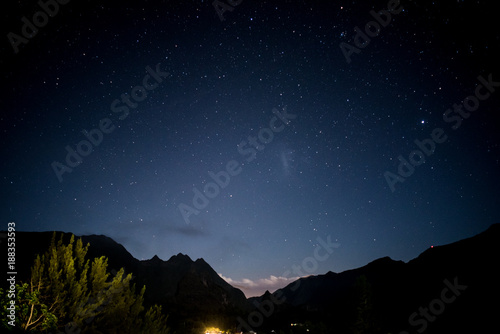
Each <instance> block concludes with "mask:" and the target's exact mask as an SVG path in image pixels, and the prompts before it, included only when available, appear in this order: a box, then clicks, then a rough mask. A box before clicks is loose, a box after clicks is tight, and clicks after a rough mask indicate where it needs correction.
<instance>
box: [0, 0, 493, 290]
mask: <svg viewBox="0 0 500 334" xmlns="http://www.w3.org/2000/svg"><path fill="white" fill-rule="evenodd" d="M236 3H239V4H238V5H237V6H234V7H232V9H233V10H232V11H229V10H228V11H226V12H224V13H223V17H224V18H225V20H224V21H221V20H220V19H219V16H218V15H217V12H216V10H215V9H214V7H213V5H212V2H210V1H208V2H207V1H187V2H182V4H181V3H176V2H171V1H167V2H165V1H162V2H152V1H145V2H141V3H136V2H132V1H125V2H119V3H118V2H116V3H115V4H102V3H100V2H97V1H89V2H86V3H84V4H82V3H78V2H68V3H67V4H64V5H63V4H59V5H58V7H59V8H58V9H57V10H56V9H55V6H54V5H53V3H52V2H51V4H52V5H51V6H49V7H48V8H49V11H52V17H50V16H45V17H44V16H43V15H38V16H36V17H37V18H38V20H41V21H39V25H41V27H39V28H37V30H38V31H37V33H36V34H35V35H33V36H31V38H25V37H23V35H22V34H23V31H22V30H23V29H22V28H23V25H24V24H25V22H26V21H22V20H21V19H22V18H23V17H26V18H28V20H29V21H30V22H33V14H35V13H37V12H38V11H40V10H42V9H41V8H40V6H39V5H38V4H37V2H36V1H28V2H23V4H22V5H21V4H19V3H17V2H15V1H8V2H7V4H6V5H5V6H4V9H5V10H4V13H3V14H2V15H3V18H4V19H3V20H2V21H3V22H5V23H4V24H3V25H2V27H3V28H2V29H3V34H4V36H5V37H4V39H3V42H2V45H1V48H2V57H1V59H2V60H1V66H2V73H5V74H4V75H3V80H4V82H3V89H2V92H1V95H0V97H1V99H0V101H1V103H2V111H1V114H0V115H1V116H0V129H1V131H2V138H3V141H2V157H3V158H2V160H1V165H0V166H1V172H2V178H1V181H0V182H1V189H2V192H1V196H2V200H1V202H0V203H1V204H0V206H1V211H0V212H1V217H0V218H1V219H0V220H1V221H3V222H4V224H5V226H7V222H9V221H14V222H15V223H16V227H17V229H18V230H23V231H47V230H62V231H67V232H73V233H75V234H77V235H83V234H105V235H107V236H110V237H112V238H113V239H115V240H116V241H117V242H120V243H122V244H123V245H124V246H125V247H126V248H127V249H128V250H129V251H130V252H131V253H132V255H133V256H135V257H136V258H139V259H148V258H151V257H152V256H153V255H155V254H158V256H159V257H160V258H162V259H165V260H167V259H168V258H169V257H170V256H172V255H174V254H177V253H179V252H181V253H185V254H188V255H189V256H190V257H191V258H193V259H196V258H200V257H203V258H204V259H205V260H206V261H207V262H208V263H209V264H210V265H211V266H212V267H213V268H214V269H215V270H216V271H217V272H218V273H220V274H221V275H223V277H225V278H226V279H227V280H228V281H229V282H230V283H232V284H234V285H237V286H239V287H242V288H243V289H244V291H245V292H246V293H247V295H252V294H256V293H259V294H260V293H262V292H263V291H265V289H266V288H268V289H270V290H273V289H276V288H277V287H280V286H282V285H284V284H285V283H286V282H287V281H289V280H290V279H293V278H294V277H296V276H300V275H302V274H322V273H325V272H327V271H329V270H331V271H334V272H340V271H343V270H347V269H351V268H355V267H359V266H362V265H364V264H366V263H368V262H369V261H372V260H374V259H376V258H379V257H383V256H390V257H391V258H393V259H396V260H404V261H408V260H410V259H412V258H414V257H416V256H417V255H418V254H419V253H421V252H422V251H424V250H425V249H426V248H428V247H429V246H431V245H439V244H446V243H450V242H453V241H457V240H460V239H463V238H466V237H470V236H472V235H475V234H477V233H479V232H481V231H483V230H485V229H486V228H487V227H488V226H490V225H491V224H493V223H497V222H498V216H499V210H498V204H499V195H498V190H497V189H498V188H499V186H500V178H499V173H498V172H499V166H500V162H499V156H500V148H499V135H498V130H497V129H498V125H499V122H498V120H499V116H498V115H499V114H498V106H499V96H500V83H497V82H500V71H499V68H498V56H499V53H498V45H499V36H500V35H499V34H498V29H497V28H496V27H495V25H494V22H495V20H496V16H494V14H493V12H494V11H493V9H492V7H491V6H492V5H491V4H487V3H485V2H483V1H453V2H451V1H450V2H448V3H445V4H437V3H433V2H430V1H424V2H422V1H418V3H417V1H401V3H400V4H399V5H398V4H397V3H396V2H389V3H388V2H383V1H377V2H374V3H373V2H368V1H367V2H349V1H345V2H344V1H340V2H339V1H328V2H320V1H305V2H293V3H290V2H283V1H278V2H257V3H256V2H254V1H249V0H243V1H241V3H240V2H239V1H236V2H234V4H236ZM227 6H229V5H227ZM391 6H392V8H393V10H392V14H391V15H390V18H389V16H388V15H387V11H385V12H382V13H381V14H380V15H379V17H378V20H379V21H378V23H377V21H376V19H375V18H374V16H373V14H371V13H370V11H372V10H374V11H375V13H377V12H379V11H380V10H386V9H387V8H388V7H391ZM226 8H231V7H226ZM45 18H46V22H45V21H44V19H45ZM369 22H374V23H375V24H373V23H369ZM367 23H369V27H368V31H366V30H365V25H366V24H367ZM377 26H378V27H379V28H380V30H379V31H378V30H376V29H377ZM355 27H359V29H355ZM370 29H372V30H370ZM25 30H26V31H25V32H27V33H33V31H31V32H30V28H29V27H27V28H25ZM359 30H361V34H359V33H357V32H358V31H359ZM10 33H12V34H10ZM9 34H10V35H9ZM13 34H15V36H14V35H13ZM356 34H358V37H357V38H355V36H356ZM370 35H371V36H372V37H370ZM9 36H10V37H9ZM16 36H17V37H16ZM367 39H369V43H368V42H367ZM21 41H23V42H21ZM342 43H345V44H342ZM363 43H364V44H363ZM341 46H342V47H341ZM16 48H17V49H18V50H17V51H18V52H17V53H16V52H15V49H16ZM343 50H344V52H343ZM344 53H345V54H344ZM479 76H481V77H482V78H483V79H478V77H479ZM488 82H489V83H488ZM479 86H480V87H479ZM464 100H465V103H466V105H465V106H462V107H461V106H460V105H461V104H462V102H463V101H464ZM454 105H455V106H454ZM468 110H470V111H468ZM85 131H86V133H85ZM429 138H434V142H433V144H431V142H430V139H429ZM445 139H446V140H445ZM416 140H418V141H419V142H421V143H422V144H421V146H423V147H419V146H418V145H417V144H416V143H415V141H416ZM68 152H71V153H68ZM68 154H69V157H68V156H67V155H68ZM77 155H78V156H77ZM66 159H68V160H67V161H66ZM424 160H425V162H424ZM412 162H413V165H415V166H411V167H409V166H410V164H411V163H412ZM400 165H401V166H400ZM398 168H399V172H398ZM70 171H71V172H70ZM221 171H222V172H221ZM210 173H213V174H217V175H218V179H217V181H214V179H213V177H211V176H210ZM398 173H400V174H398ZM58 174H59V176H58ZM213 174H212V175H213ZM388 180H389V181H388ZM402 180H404V182H400V181H402ZM391 188H393V189H391ZM194 189H196V190H194ZM204 190H205V192H204ZM393 190H394V191H393ZM196 194H198V195H196ZM200 194H203V195H200ZM195 195H196V196H195ZM203 196H204V197H203ZM193 198H195V202H196V203H193ZM180 208H181V209H183V210H184V217H183V214H182V213H181V211H182V210H180ZM318 238H319V239H318ZM319 240H322V241H319ZM322 242H323V243H322ZM325 242H326V243H327V244H328V243H330V244H333V243H335V247H334V250H332V249H330V250H331V252H328V251H326V250H325V249H326V248H323V249H322V253H321V255H322V256H319V255H318V254H320V253H318V247H319V246H321V245H322V244H324V243H325ZM25 246H26V247H27V245H25ZM19 247H24V246H23V245H19ZM323 251H324V252H323ZM326 254H327V255H328V256H326ZM323 255H324V256H323ZM313 259H314V260H313ZM304 269H307V270H304ZM280 277H281V278H280Z"/></svg>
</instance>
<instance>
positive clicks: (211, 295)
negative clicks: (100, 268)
mask: <svg viewBox="0 0 500 334" xmlns="http://www.w3.org/2000/svg"><path fill="white" fill-rule="evenodd" d="M61 233H62V232H58V237H57V238H59V235H60V234H61ZM52 234H53V232H17V233H16V250H17V253H16V259H17V272H18V275H17V280H18V281H27V280H28V278H29V273H30V267H31V264H32V263H33V260H34V258H35V256H36V254H42V253H44V252H45V251H46V250H47V248H48V247H49V245H50V240H51V238H52ZM62 235H63V239H64V241H65V242H68V241H69V239H70V237H71V236H72V234H71V233H62ZM81 239H82V241H83V242H84V244H87V243H90V247H89V251H88V254H87V256H88V257H89V258H93V257H99V256H106V257H108V263H109V269H110V271H111V272H116V271H117V270H119V269H120V268H122V267H123V268H125V271H126V272H127V273H132V274H133V277H134V278H133V282H134V283H135V284H136V285H137V286H142V285H146V293H145V296H144V297H145V304H150V305H151V304H154V303H157V304H160V305H162V306H163V307H164V310H165V311H166V313H168V314H169V323H170V325H171V326H172V327H173V328H174V329H175V330H176V331H177V332H178V333H191V332H193V331H195V329H198V328H200V324H208V323H210V322H213V321H214V320H217V321H218V322H219V323H224V324H226V325H227V327H228V328H230V327H233V328H236V327H237V326H239V328H240V329H241V330H242V331H249V330H254V331H255V332H258V333H271V332H272V331H273V330H274V332H276V333H279V331H280V330H283V331H284V332H285V333H289V332H293V333H302V332H304V333H306V332H307V333H311V334H312V333H455V332H460V333H465V332H471V333H478V332H487V331H491V329H492V328H497V324H496V322H495V319H496V316H497V314H498V313H499V311H500V307H499V306H498V300H499V298H500V291H499V289H498V288H497V285H496V282H497V281H498V277H497V276H496V273H497V269H496V268H497V267H498V264H499V263H500V224H495V225H492V226H491V227H490V228H489V229H488V230H486V231H484V232H482V233H480V234H478V235H476V236H474V237H471V238H467V239H464V240H460V241H458V242H454V243H451V244H448V245H443V246H435V247H432V248H429V249H427V250H426V251H424V252H422V253H421V254H420V255H419V256H418V257H416V258H415V259H413V260H411V261H409V262H407V263H405V262H403V261H395V260H392V259H391V258H389V257H383V258H380V259H377V260H375V261H372V262H370V263H368V264H367V265H365V266H363V267H360V268H356V269H352V270H347V271H344V272H341V273H335V272H331V271H329V272H327V273H325V274H321V275H315V276H309V277H303V278H300V279H298V280H297V281H295V282H292V283H290V284H289V285H287V286H286V287H284V288H282V289H278V290H277V291H274V292H272V293H271V292H269V291H266V293H264V294H263V295H262V296H260V297H252V298H249V299H246V298H245V296H244V294H243V292H241V291H240V290H239V289H237V288H234V287H232V286H231V285H230V284H228V283H227V282H226V281H224V280H223V279H222V278H221V277H220V276H219V275H218V274H217V273H216V272H215V271H214V270H213V269H212V267H211V266H210V265H209V264H208V263H207V262H205V260H204V259H201V258H200V259H197V260H194V261H193V260H192V259H191V258H190V257H189V256H188V255H185V254H181V253H179V254H177V255H173V256H172V257H170V259H168V260H166V261H165V260H162V259H160V258H159V257H158V256H157V255H155V256H153V257H152V258H151V259H149V260H143V261H140V260H137V259H135V258H134V257H133V256H132V255H131V254H130V253H129V252H128V251H127V250H126V249H125V248H124V247H123V246H122V245H120V244H119V243H117V242H115V241H114V240H113V239H111V238H109V237H107V236H103V235H89V236H82V237H81ZM2 285H3V287H5V282H4V283H2ZM443 291H444V292H443ZM292 325H294V326H292ZM292 327H294V328H292ZM307 330H308V331H307Z"/></svg>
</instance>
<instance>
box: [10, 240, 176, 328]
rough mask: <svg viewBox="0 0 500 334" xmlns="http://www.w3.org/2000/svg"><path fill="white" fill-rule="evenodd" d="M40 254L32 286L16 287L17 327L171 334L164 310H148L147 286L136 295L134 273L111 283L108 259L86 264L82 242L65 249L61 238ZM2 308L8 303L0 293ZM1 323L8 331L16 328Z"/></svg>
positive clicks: (117, 276)
mask: <svg viewBox="0 0 500 334" xmlns="http://www.w3.org/2000/svg"><path fill="white" fill-rule="evenodd" d="M55 238H56V234H55V233H54V234H53V236H52V241H51V244H50V247H49V249H48V250H47V252H46V253H45V254H43V255H42V256H40V255H37V257H36V259H35V261H34V264H33V266H32V268H31V278H30V281H29V283H24V284H21V285H17V291H18V293H17V296H16V298H17V300H16V313H17V314H16V315H17V317H16V325H17V326H18V327H20V328H22V329H23V330H24V331H30V332H49V331H56V332H59V333H60V332H63V333H64V332H65V333H75V334H76V333H79V334H86V333H110V334H113V333H124V332H125V333H127V332H130V333H148V334H155V333H161V334H166V333H168V329H167V328H166V327H165V322H166V317H165V316H164V315H163V314H162V310H161V307H159V306H156V305H155V306H153V307H151V308H150V309H149V310H147V311H145V310H144V306H143V302H144V298H143V296H144V292H145V289H146V287H143V288H142V289H141V290H140V291H139V293H137V294H136V293H135V291H136V287H135V284H131V280H132V274H127V275H126V274H125V271H124V269H123V268H122V269H120V270H119V271H118V272H117V273H116V274H115V275H113V277H112V278H110V273H108V271H107V266H108V260H107V258H106V257H104V256H103V257H99V258H95V259H93V261H92V263H91V264H90V263H89V260H88V259H86V255H87V251H88V247H89V245H88V244H87V245H86V246H83V244H82V241H81V239H78V240H77V241H76V243H75V240H74V239H75V238H74V236H71V239H70V242H69V244H67V245H65V244H63V239H62V235H61V237H60V239H59V241H58V242H57V244H56V242H55ZM0 303H1V305H2V309H4V308H5V306H7V303H9V300H8V298H7V294H6V293H5V292H4V291H1V289H0ZM4 319H6V317H3V318H2V322H3V326H4V328H5V327H7V328H12V327H11V326H9V325H8V324H7V323H6V321H5V320H4Z"/></svg>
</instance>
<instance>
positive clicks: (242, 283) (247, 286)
mask: <svg viewBox="0 0 500 334" xmlns="http://www.w3.org/2000/svg"><path fill="white" fill-rule="evenodd" d="M219 276H220V277H222V279H224V280H225V281H226V282H228V283H229V284H231V285H232V286H234V287H235V288H238V289H240V290H241V291H243V293H244V294H245V296H246V297H247V298H249V297H256V296H261V295H263V294H264V293H265V292H266V290H269V291H270V292H274V291H276V290H278V289H281V288H284V287H285V286H287V285H288V284H290V283H292V282H294V281H296V280H297V279H299V277H283V276H274V275H271V276H269V278H260V279H257V280H251V279H248V278H243V279H242V280H233V279H232V278H230V277H225V276H223V275H222V274H219Z"/></svg>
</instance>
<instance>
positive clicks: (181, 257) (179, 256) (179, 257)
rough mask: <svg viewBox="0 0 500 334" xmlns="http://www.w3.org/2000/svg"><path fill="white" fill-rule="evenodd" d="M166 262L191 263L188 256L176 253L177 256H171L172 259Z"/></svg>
mask: <svg viewBox="0 0 500 334" xmlns="http://www.w3.org/2000/svg"><path fill="white" fill-rule="evenodd" d="M168 261H189V262H193V260H191V258H190V257H189V255H186V254H182V253H178V254H177V255H172V257H171V258H170V259H169V260H168Z"/></svg>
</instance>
